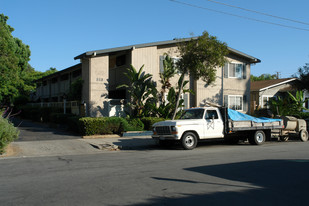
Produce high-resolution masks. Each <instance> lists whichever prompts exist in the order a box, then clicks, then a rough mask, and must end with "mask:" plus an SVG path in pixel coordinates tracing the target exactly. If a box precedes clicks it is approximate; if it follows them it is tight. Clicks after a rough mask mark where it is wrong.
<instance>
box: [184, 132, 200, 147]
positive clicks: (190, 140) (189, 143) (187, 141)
mask: <svg viewBox="0 0 309 206" xmlns="http://www.w3.org/2000/svg"><path fill="white" fill-rule="evenodd" d="M181 145H182V147H183V148H184V149H185V150H192V149H194V148H195V147H196V145H197V137H196V135H195V134H194V133H193V132H187V133H185V134H184V135H183V136H182V138H181Z"/></svg>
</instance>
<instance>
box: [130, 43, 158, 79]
mask: <svg viewBox="0 0 309 206" xmlns="http://www.w3.org/2000/svg"><path fill="white" fill-rule="evenodd" d="M156 57H157V47H156V46H153V47H145V48H137V49H133V50H132V65H133V66H134V67H135V69H136V70H139V69H140V68H141V66H143V65H144V68H143V71H145V73H149V74H152V75H153V79H154V80H158V79H159V62H158V60H157V58H156Z"/></svg>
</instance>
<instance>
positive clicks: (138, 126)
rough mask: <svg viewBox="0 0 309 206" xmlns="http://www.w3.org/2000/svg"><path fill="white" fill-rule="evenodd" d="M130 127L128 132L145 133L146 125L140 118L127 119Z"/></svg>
mask: <svg viewBox="0 0 309 206" xmlns="http://www.w3.org/2000/svg"><path fill="white" fill-rule="evenodd" d="M126 120H127V122H128V124H129V127H127V131H143V130H144V123H143V122H142V121H141V119H139V118H133V119H130V118H126Z"/></svg>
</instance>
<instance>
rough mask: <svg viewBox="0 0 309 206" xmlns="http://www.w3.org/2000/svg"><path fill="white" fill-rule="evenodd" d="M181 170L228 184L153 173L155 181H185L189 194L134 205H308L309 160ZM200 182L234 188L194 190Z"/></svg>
mask: <svg viewBox="0 0 309 206" xmlns="http://www.w3.org/2000/svg"><path fill="white" fill-rule="evenodd" d="M185 170H187V171H191V172H196V173H200V174H203V175H210V176H214V177H218V178H222V179H223V180H228V181H233V183H232V184H222V183H214V182H211V183H208V182H202V181H201V182H196V181H191V180H185V179H178V178H177V177H175V179H171V178H164V177H153V179H155V180H157V181H172V182H175V181H176V182H180V183H187V184H188V187H191V188H192V192H191V193H190V194H185V193H183V194H179V196H181V197H179V198H177V197H175V198H172V197H162V198H161V197H158V198H153V199H150V200H149V201H148V202H146V203H143V204H134V205H229V206H230V205H250V206H252V205H253V206H255V205H256V206H260V205H280V206H284V205H309V198H308V184H309V177H308V174H309V160H262V161H252V162H241V163H233V164H222V165H212V166H201V167H193V168H186V169H185ZM200 184H204V185H205V187H207V186H209V185H217V186H222V187H224V188H228V187H232V188H235V189H233V190H232V191H231V190H230V191H227V190H226V189H223V188H222V189H220V191H218V192H214V193H206V194H194V187H195V186H194V185H196V186H198V185H200Z"/></svg>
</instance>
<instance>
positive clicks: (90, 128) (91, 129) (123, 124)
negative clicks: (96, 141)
mask: <svg viewBox="0 0 309 206" xmlns="http://www.w3.org/2000/svg"><path fill="white" fill-rule="evenodd" d="M79 125H80V128H81V133H82V135H101V134H121V133H122V132H124V131H127V130H128V128H129V124H128V122H127V121H126V120H125V119H124V118H121V117H83V118H80V119H79Z"/></svg>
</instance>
